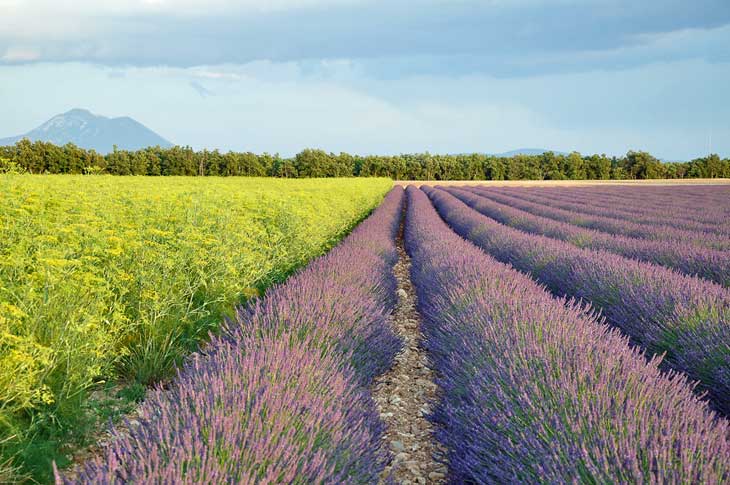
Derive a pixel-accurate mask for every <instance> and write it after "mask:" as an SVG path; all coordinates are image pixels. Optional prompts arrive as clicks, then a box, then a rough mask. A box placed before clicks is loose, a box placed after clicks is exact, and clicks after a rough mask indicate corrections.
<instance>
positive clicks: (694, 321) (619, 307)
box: [424, 188, 730, 414]
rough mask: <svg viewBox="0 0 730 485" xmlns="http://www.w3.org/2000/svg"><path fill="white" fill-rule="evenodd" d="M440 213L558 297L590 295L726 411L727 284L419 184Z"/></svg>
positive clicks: (729, 372) (729, 362)
mask: <svg viewBox="0 0 730 485" xmlns="http://www.w3.org/2000/svg"><path fill="white" fill-rule="evenodd" d="M424 190H426V191H427V193H428V194H429V196H430V197H431V199H432V201H433V203H434V205H435V207H436V209H437V210H438V212H439V213H440V214H441V216H442V217H443V218H444V220H445V221H446V222H447V223H448V224H449V225H450V226H451V227H452V228H453V229H454V230H455V231H456V232H457V233H458V234H459V235H461V236H463V237H465V238H467V239H469V240H471V241H472V242H474V243H475V244H476V245H477V246H479V247H481V248H482V249H484V250H485V251H486V252H488V253H489V254H491V255H492V256H494V257H495V258H496V259H498V260H499V261H502V262H506V263H510V264H511V265H512V266H513V267H515V268H517V269H519V270H521V271H525V272H527V273H529V274H531V275H532V276H533V277H535V278H536V279H537V280H538V281H540V282H541V283H543V284H545V285H546V286H547V287H548V288H549V289H550V290H551V291H552V292H554V293H556V294H558V295H560V296H568V297H574V298H577V299H582V300H586V301H588V302H591V303H592V304H593V306H594V307H596V308H598V309H600V310H602V312H603V314H604V315H605V316H606V318H607V320H608V321H609V322H610V323H611V324H613V325H615V326H617V327H619V328H621V329H622V330H623V331H624V332H625V333H626V334H627V335H628V336H629V337H631V339H632V340H633V341H634V342H635V343H637V344H639V345H641V346H642V347H644V348H645V349H647V350H648V351H650V352H653V353H659V354H661V353H664V352H666V361H665V363H666V364H667V365H668V366H669V367H671V368H674V369H676V370H678V371H681V372H685V373H686V374H688V375H689V377H690V378H692V379H696V380H698V381H701V384H702V387H701V388H702V390H703V391H707V392H708V393H709V396H710V398H711V399H712V402H713V404H714V406H715V407H716V408H717V409H719V410H721V411H722V412H723V413H725V414H728V413H730V291H728V290H727V289H726V288H723V287H722V286H720V285H717V284H715V283H711V282H709V281H706V280H703V279H700V278H696V277H692V276H687V275H683V274H681V273H679V272H677V271H674V270H672V269H669V268H663V267H661V266H657V265H652V264H648V263H644V262H641V261H636V260H632V259H627V258H624V257H621V256H618V255H616V254H612V253H609V252H606V251H601V250H597V251H596V250H589V249H581V248H578V247H576V246H573V245H572V244H569V243H566V242H563V241H558V240H555V239H551V238H548V237H545V236H538V235H532V234H527V233H524V232H522V231H519V230H517V229H513V228H511V227H507V226H505V225H503V224H500V223H498V222H496V221H495V220H493V219H491V218H489V217H486V216H484V215H482V214H479V213H478V212H476V211H475V210H473V209H472V208H470V207H469V206H467V205H466V204H464V203H463V202H461V201H460V200H458V199H457V198H455V197H454V196H453V195H451V194H449V193H447V192H444V191H442V190H438V189H432V188H424Z"/></svg>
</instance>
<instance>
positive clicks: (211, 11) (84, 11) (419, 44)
mask: <svg viewBox="0 0 730 485" xmlns="http://www.w3.org/2000/svg"><path fill="white" fill-rule="evenodd" d="M0 12H2V15H0V112H1V113H2V116H0V137H2V136H10V135H16V134H20V133H23V132H25V131H28V130H30V129H31V128H34V127H35V126H37V125H39V124H40V123H42V122H43V121H45V120H47V119H48V118H50V117H51V116H52V115H55V114H57V113H60V112H62V111H66V110H68V109H71V108H74V107H81V108H87V109H90V110H91V111H93V112H95V113H98V114H104V115H107V116H131V117H133V118H135V119H137V120H138V121H140V122H142V123H144V124H146V125H147V126H149V127H150V128H152V129H153V130H155V131H157V132H158V133H160V134H161V135H163V136H164V137H166V138H168V139H169V140H171V141H173V142H174V143H178V144H189V145H192V146H194V147H196V148H202V147H208V148H220V149H223V150H228V149H235V150H252V151H256V152H263V151H268V152H279V153H282V154H284V155H290V154H293V153H295V152H297V151H299V150H300V149H302V148H304V147H313V146H316V147H322V148H324V149H326V150H331V151H349V152H358V153H397V152H413V151H424V150H429V151H431V152H441V153H444V152H471V151H483V152H500V151H506V150H510V149H513V148H517V147H545V148H552V149H557V150H565V151H569V150H574V149H575V150H579V151H582V152H590V153H593V152H598V153H607V154H622V153H625V152H626V151H627V150H628V149H644V150H649V151H651V152H652V153H654V154H656V155H657V156H660V157H663V158H668V159H688V158H693V157H697V156H701V155H704V154H705V153H706V152H707V151H708V147H711V148H712V151H714V152H719V153H720V154H721V155H724V156H730V116H728V115H727V114H728V113H730V88H729V87H730V2H728V1H727V0H697V1H678V0H642V1H640V2H637V1H624V0H553V1H549V0H513V1H508V0H484V1H476V0H451V1H447V0H410V1H404V0H390V1H386V0H267V1H264V0H240V1H231V0H178V1H174V0H131V1H122V0H106V1H104V2H99V1H97V0H93V1H92V0H75V1H73V2H58V1H54V0H0Z"/></svg>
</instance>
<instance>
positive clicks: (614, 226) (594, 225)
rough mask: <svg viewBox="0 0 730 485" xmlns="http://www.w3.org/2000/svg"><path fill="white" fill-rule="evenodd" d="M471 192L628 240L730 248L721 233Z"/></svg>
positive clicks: (488, 192) (482, 191)
mask: <svg viewBox="0 0 730 485" xmlns="http://www.w3.org/2000/svg"><path fill="white" fill-rule="evenodd" d="M471 190H473V191H474V193H478V194H481V195H483V196H485V197H489V198H490V199H492V200H494V201H496V202H499V203H501V204H507V205H510V206H512V207H516V208H518V209H521V210H524V211H527V212H529V213H531V214H535V215H539V216H543V217H547V218H549V219H554V220H556V221H561V222H567V223H569V224H574V225H577V226H581V227H587V228H589V229H595V230H598V231H603V232H608V233H611V234H620V235H623V236H627V237H635V238H642V239H650V240H659V241H676V242H684V243H688V244H693V245H696V246H698V247H708V248H711V249H717V250H728V249H730V238H728V237H726V236H722V235H720V234H706V233H701V232H694V231H687V230H684V229H675V228H673V227H669V226H663V227H652V226H645V225H642V224H636V223H632V222H630V221H627V220H622V219H618V218H615V217H607V216H598V215H588V214H581V213H578V212H575V211H568V210H565V209H558V208H553V207H548V206H546V205H544V203H542V204H541V203H535V202H530V201H527V200H524V199H522V198H519V197H516V196H512V195H506V194H505V193H500V192H497V191H494V190H489V189H485V188H481V187H475V188H472V189H471Z"/></svg>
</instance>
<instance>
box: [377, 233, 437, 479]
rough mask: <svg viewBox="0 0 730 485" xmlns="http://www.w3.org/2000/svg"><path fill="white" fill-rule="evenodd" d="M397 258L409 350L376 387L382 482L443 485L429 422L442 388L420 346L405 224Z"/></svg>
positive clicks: (401, 320)
mask: <svg viewBox="0 0 730 485" xmlns="http://www.w3.org/2000/svg"><path fill="white" fill-rule="evenodd" d="M398 256H399V258H398V263H397V264H396V265H395V275H396V278H397V280H398V305H397V307H396V309H395V312H394V314H393V325H394V327H395V328H394V329H395V331H396V333H398V334H399V335H400V336H401V337H403V339H404V347H403V350H402V351H401V353H400V354H398V356H396V358H395V365H394V366H393V368H392V369H390V370H389V371H388V372H386V373H385V374H383V375H382V376H380V377H379V378H378V379H376V382H375V384H374V386H373V397H374V399H375V401H376V402H377V403H378V407H379V410H380V417H381V418H382V420H383V421H384V422H385V424H386V426H387V429H386V432H385V436H384V437H383V439H384V440H385V446H386V447H387V448H388V449H389V450H390V452H391V457H392V461H391V463H390V464H389V466H387V467H386V469H385V472H384V474H383V478H384V479H385V478H387V477H388V476H392V478H394V479H395V482H396V483H398V484H401V485H412V484H425V483H429V484H430V483H434V484H435V483H444V482H445V478H446V470H447V468H446V464H445V454H444V450H443V448H441V446H440V445H439V444H438V442H437V441H436V439H435V437H434V435H433V432H434V425H433V424H432V423H431V422H430V421H429V420H428V419H427V418H426V416H428V414H429V413H430V412H431V408H430V406H431V405H432V404H433V403H435V402H436V400H437V398H438V387H437V386H436V384H435V382H434V372H433V371H432V370H431V369H430V368H429V366H428V359H427V358H426V352H425V350H424V349H423V348H422V347H421V346H420V341H421V332H420V323H421V320H420V316H419V314H418V312H417V311H416V293H415V290H414V288H413V285H412V284H411V277H410V271H411V260H410V258H409V257H408V254H407V253H406V250H405V247H404V245H403V224H401V228H400V232H399V234H398Z"/></svg>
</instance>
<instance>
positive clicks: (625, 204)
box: [498, 189, 730, 237]
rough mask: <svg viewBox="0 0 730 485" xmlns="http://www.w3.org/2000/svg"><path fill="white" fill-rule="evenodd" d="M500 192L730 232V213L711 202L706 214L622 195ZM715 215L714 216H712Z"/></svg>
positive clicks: (577, 209) (585, 210)
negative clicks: (728, 218)
mask: <svg viewBox="0 0 730 485" xmlns="http://www.w3.org/2000/svg"><path fill="white" fill-rule="evenodd" d="M498 192H501V193H503V194H504V195H513V196H515V197H519V198H521V199H524V200H527V201H530V202H536V203H538V204H545V205H549V206H551V207H554V208H558V209H564V210H570V211H574V212H578V213H581V214H590V215H598V216H609V217H612V218H618V219H622V220H628V221H631V222H634V223H637V224H648V225H652V226H666V225H670V226H672V227H676V228H680V229H685V230H689V231H695V232H710V233H717V234H723V235H725V236H726V237H727V236H728V233H730V224H728V222H727V214H726V213H725V212H724V211H721V210H718V209H717V208H716V207H714V206H713V204H712V203H709V202H707V203H704V204H702V205H701V210H702V213H699V212H697V211H690V210H688V209H686V208H678V207H672V206H668V205H667V204H666V203H664V204H663V205H662V208H661V209H656V210H655V209H652V208H651V207H650V205H651V204H652V202H651V199H650V198H649V197H645V198H644V200H642V201H627V200H625V199H623V198H619V197H618V196H617V197H616V198H614V197H613V196H602V195H600V194H598V193H580V192H577V191H574V190H565V189H551V190H538V189H532V190H529V191H528V190H524V189H522V190H508V189H501V190H499V191H498ZM713 213H714V215H712V214H713Z"/></svg>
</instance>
